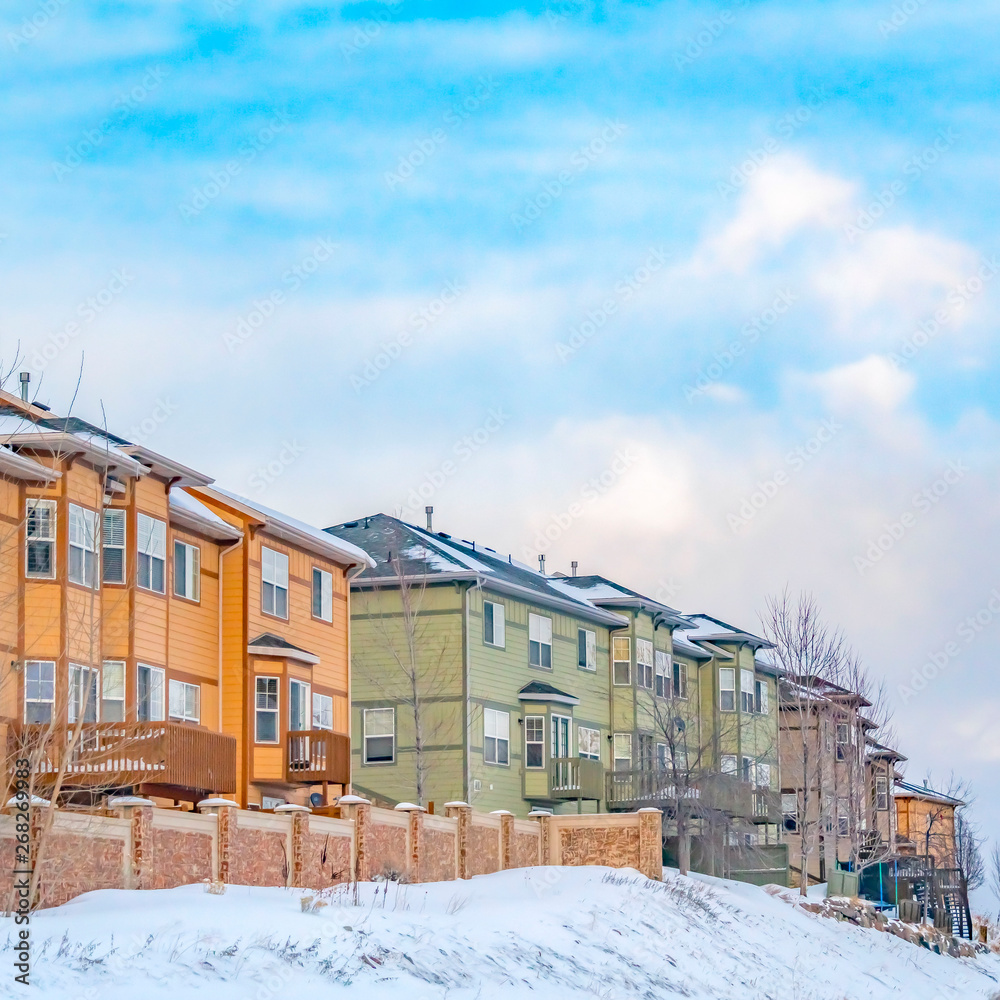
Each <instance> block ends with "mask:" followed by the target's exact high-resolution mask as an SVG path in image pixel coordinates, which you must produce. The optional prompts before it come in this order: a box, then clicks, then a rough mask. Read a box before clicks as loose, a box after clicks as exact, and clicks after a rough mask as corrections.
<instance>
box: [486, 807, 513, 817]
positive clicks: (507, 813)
mask: <svg viewBox="0 0 1000 1000" xmlns="http://www.w3.org/2000/svg"><path fill="white" fill-rule="evenodd" d="M490 815H491V816H513V815H514V814H513V813H512V812H511V811H510V810H509V809H493V810H491V811H490Z"/></svg>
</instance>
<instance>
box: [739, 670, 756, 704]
mask: <svg viewBox="0 0 1000 1000" xmlns="http://www.w3.org/2000/svg"><path fill="white" fill-rule="evenodd" d="M756 692H757V688H756V685H755V683H754V675H753V671H752V670H747V669H746V667H741V668H740V711H741V712H743V713H744V714H745V715H752V714H753V710H754V695H755V694H756ZM747 706H749V707H747Z"/></svg>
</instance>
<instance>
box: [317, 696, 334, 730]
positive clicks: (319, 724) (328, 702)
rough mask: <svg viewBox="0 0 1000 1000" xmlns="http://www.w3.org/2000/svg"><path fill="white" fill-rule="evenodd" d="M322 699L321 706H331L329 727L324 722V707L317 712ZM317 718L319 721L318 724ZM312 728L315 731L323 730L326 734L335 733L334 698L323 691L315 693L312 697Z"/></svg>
mask: <svg viewBox="0 0 1000 1000" xmlns="http://www.w3.org/2000/svg"><path fill="white" fill-rule="evenodd" d="M319 699H322V701H321V702H320V705H321V706H324V707H325V706H327V705H328V706H329V711H330V722H329V725H327V724H325V723H324V721H323V707H321V708H320V710H319V712H317V710H316V709H317V704H316V703H317V700H319ZM317 718H318V719H319V721H318V722H317ZM312 727H313V729H321V730H323V731H324V732H329V733H332V732H333V696H332V695H329V694H323V693H322V691H313V696H312Z"/></svg>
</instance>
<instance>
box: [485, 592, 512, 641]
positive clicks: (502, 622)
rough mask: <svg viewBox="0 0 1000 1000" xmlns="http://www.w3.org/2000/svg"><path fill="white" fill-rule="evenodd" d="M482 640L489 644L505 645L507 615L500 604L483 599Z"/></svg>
mask: <svg viewBox="0 0 1000 1000" xmlns="http://www.w3.org/2000/svg"><path fill="white" fill-rule="evenodd" d="M483 642H485V643H486V644H487V645H489V646H499V647H500V648H501V649H505V648H506V646H507V616H506V612H505V610H504V606H503V605H502V604H497V603H496V602H495V601H483Z"/></svg>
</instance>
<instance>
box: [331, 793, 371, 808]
mask: <svg viewBox="0 0 1000 1000" xmlns="http://www.w3.org/2000/svg"><path fill="white" fill-rule="evenodd" d="M337 804H338V805H341V806H370V805H371V804H372V800H371V799H366V798H364V797H363V796H361V795H341V796H340V798H339V799H337Z"/></svg>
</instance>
